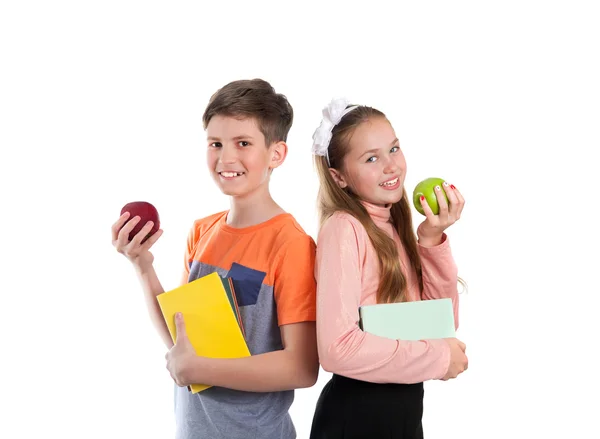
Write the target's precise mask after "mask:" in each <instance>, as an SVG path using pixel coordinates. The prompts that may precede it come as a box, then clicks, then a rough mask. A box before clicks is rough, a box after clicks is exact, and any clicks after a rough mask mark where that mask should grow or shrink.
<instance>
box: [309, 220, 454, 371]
mask: <svg viewBox="0 0 600 439" xmlns="http://www.w3.org/2000/svg"><path fill="white" fill-rule="evenodd" d="M367 241H368V236H367V234H366V231H365V230H364V228H363V227H362V225H360V223H358V221H355V220H354V219H351V218H349V217H346V216H339V215H334V216H332V217H331V218H329V219H328V221H327V222H326V223H325V224H324V225H323V227H322V229H321V232H320V234H319V239H318V242H317V262H316V265H317V270H316V272H317V341H318V351H319V359H320V362H321V366H322V367H323V369H325V370H327V371H329V372H333V373H336V374H340V375H344V376H347V377H350V378H355V379H359V380H363V381H370V382H377V383H417V382H422V381H425V380H430V379H441V378H442V377H444V375H445V374H446V372H447V370H448V367H449V364H450V347H449V345H448V344H447V342H446V341H445V340H424V341H402V340H391V339H387V338H384V337H378V336H375V335H373V334H369V333H366V332H363V331H362V330H361V329H360V328H359V326H358V322H359V313H358V309H359V306H360V300H361V293H362V292H361V270H362V265H363V263H362V261H363V260H364V256H365V252H366V243H367ZM375 263H377V262H376V261H375Z"/></svg>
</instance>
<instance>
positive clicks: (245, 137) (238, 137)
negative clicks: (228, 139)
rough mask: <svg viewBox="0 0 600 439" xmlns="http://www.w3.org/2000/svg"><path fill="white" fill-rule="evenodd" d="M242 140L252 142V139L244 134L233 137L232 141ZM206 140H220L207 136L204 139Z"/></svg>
mask: <svg viewBox="0 0 600 439" xmlns="http://www.w3.org/2000/svg"><path fill="white" fill-rule="evenodd" d="M242 139H248V140H254V138H253V137H252V136H248V135H246V134H242V135H241V136H235V137H234V138H233V139H232V140H242ZM206 140H214V141H219V140H221V139H220V138H219V137H214V136H208V137H207V138H206Z"/></svg>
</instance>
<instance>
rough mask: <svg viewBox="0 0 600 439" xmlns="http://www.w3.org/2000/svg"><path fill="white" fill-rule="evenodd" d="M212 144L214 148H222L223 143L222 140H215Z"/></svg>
mask: <svg viewBox="0 0 600 439" xmlns="http://www.w3.org/2000/svg"><path fill="white" fill-rule="evenodd" d="M210 146H212V147H213V148H220V147H222V146H223V145H222V144H221V142H213V143H211V144H210Z"/></svg>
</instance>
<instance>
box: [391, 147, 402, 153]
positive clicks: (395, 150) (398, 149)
mask: <svg viewBox="0 0 600 439" xmlns="http://www.w3.org/2000/svg"><path fill="white" fill-rule="evenodd" d="M397 151H400V147H398V146H393V147H392V149H391V150H390V152H397Z"/></svg>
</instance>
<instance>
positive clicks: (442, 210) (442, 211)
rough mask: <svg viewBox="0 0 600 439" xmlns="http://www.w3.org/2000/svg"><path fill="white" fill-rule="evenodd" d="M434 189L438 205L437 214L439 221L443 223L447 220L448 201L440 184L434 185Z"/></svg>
mask: <svg viewBox="0 0 600 439" xmlns="http://www.w3.org/2000/svg"><path fill="white" fill-rule="evenodd" d="M434 190H435V196H436V198H437V202H438V206H439V212H438V216H439V217H440V220H441V222H442V223H444V222H446V221H448V201H446V197H445V196H444V192H443V191H442V187H441V186H436V187H435V189H434Z"/></svg>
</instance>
